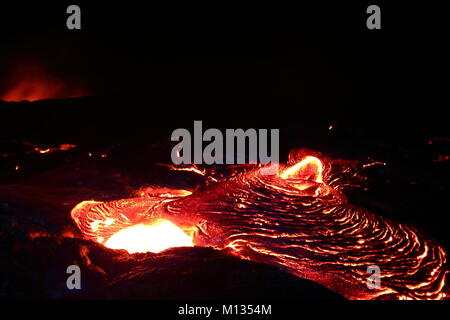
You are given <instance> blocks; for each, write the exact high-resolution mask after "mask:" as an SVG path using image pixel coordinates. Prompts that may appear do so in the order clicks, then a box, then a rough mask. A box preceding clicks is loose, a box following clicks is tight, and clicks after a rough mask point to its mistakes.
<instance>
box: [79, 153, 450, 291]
mask: <svg viewBox="0 0 450 320" xmlns="http://www.w3.org/2000/svg"><path fill="white" fill-rule="evenodd" d="M242 168H243V169H242V170H241V172H239V173H236V174H234V175H230V176H229V177H228V178H226V179H222V181H217V180H210V183H208V184H207V185H206V186H204V187H203V188H200V189H199V190H197V191H195V192H192V193H191V192H190V191H186V190H170V189H167V188H165V189H164V192H162V191H161V192H158V194H155V192H157V191H155V189H152V190H149V191H150V192H144V193H142V196H141V197H136V198H130V199H123V200H117V201H111V202H105V203H103V202H96V201H85V202H82V203H80V204H78V205H77V206H76V207H75V208H74V209H73V210H72V218H73V219H74V221H75V222H76V224H77V225H78V227H79V228H80V230H81V232H82V234H83V236H84V238H85V239H90V240H93V241H97V242H99V243H101V244H104V245H105V246H107V247H110V248H115V249H119V248H122V249H127V250H128V251H129V252H130V253H132V252H146V251H152V252H159V251H161V250H164V249H166V248H169V247H174V246H193V245H195V246H209V247H214V248H217V249H221V250H226V251H227V252H230V253H231V254H233V255H235V256H238V257H240V258H243V259H249V260H253V261H257V262H262V263H266V264H270V265H274V266H276V267H278V268H280V269H282V270H285V271H287V272H289V273H291V274H294V275H296V276H298V277H301V278H306V279H310V280H313V281H315V282H318V283H320V284H322V285H324V286H326V287H328V288H330V289H332V290H334V291H336V292H338V293H340V294H341V295H343V296H344V297H346V298H348V299H376V298H378V299H445V298H448V288H447V286H446V284H445V279H446V276H447V273H448V271H447V270H446V269H445V266H444V265H445V262H446V253H445V251H444V250H443V249H442V247H440V246H439V245H438V244H437V243H436V242H435V241H434V240H432V239H431V238H429V237H428V236H426V235H425V234H423V233H421V232H420V231H418V230H416V229H415V228H413V227H410V226H407V225H404V224H400V223H397V222H394V221H392V220H389V219H386V218H384V217H381V216H377V215H375V214H373V213H370V212H368V211H366V210H364V209H362V208H357V207H354V206H352V205H350V204H349V203H348V202H347V200H346V197H345V196H344V194H343V192H342V190H344V189H345V188H347V187H351V186H355V181H357V180H356V178H357V177H358V176H359V175H358V170H357V166H356V165H355V163H349V162H345V161H340V160H332V159H328V158H326V157H324V156H318V155H313V154H312V153H311V152H309V153H306V152H305V151H302V150H294V151H292V152H291V154H290V156H289V161H288V164H280V170H279V173H278V174H276V175H272V176H268V175H261V174H260V169H261V167H260V166H253V167H252V168H251V169H249V167H248V166H242ZM371 265H377V266H379V267H380V269H381V275H380V276H381V288H380V289H377V290H369V289H368V287H367V285H366V283H367V278H368V277H369V275H368V273H367V267H368V266H371Z"/></svg>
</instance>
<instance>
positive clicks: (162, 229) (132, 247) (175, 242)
mask: <svg viewBox="0 0 450 320" xmlns="http://www.w3.org/2000/svg"><path fill="white" fill-rule="evenodd" d="M192 246H194V244H193V243H192V238H191V237H190V236H188V235H187V234H186V233H185V232H184V231H183V230H182V229H181V228H179V227H177V226H176V225H175V224H173V223H172V222H170V221H168V220H164V219H159V220H157V221H156V222H155V223H153V224H151V225H148V224H137V225H134V226H131V227H127V228H125V229H122V230H120V231H118V232H117V233H115V234H113V235H112V236H111V238H109V239H108V240H107V241H106V242H105V247H108V248H110V249H125V250H127V251H128V252H129V253H137V252H154V253H158V252H161V251H163V250H165V249H168V248H172V247H192Z"/></svg>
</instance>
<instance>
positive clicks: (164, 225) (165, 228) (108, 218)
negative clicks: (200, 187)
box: [72, 189, 193, 253]
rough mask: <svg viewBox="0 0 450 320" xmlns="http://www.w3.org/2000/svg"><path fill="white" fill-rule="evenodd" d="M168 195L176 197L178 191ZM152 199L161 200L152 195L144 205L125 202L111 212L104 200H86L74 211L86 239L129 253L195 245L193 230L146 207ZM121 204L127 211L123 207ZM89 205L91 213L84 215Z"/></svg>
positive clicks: (76, 220)
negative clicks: (175, 193) (176, 223)
mask: <svg viewBox="0 0 450 320" xmlns="http://www.w3.org/2000/svg"><path fill="white" fill-rule="evenodd" d="M167 190H168V189H164V192H166V193H167V192H168V191H167ZM167 197H174V194H170V195H168V196H167ZM155 199H158V200H160V199H161V198H160V197H158V198H155ZM150 201H153V203H157V202H156V200H149V199H148V198H146V201H145V203H142V204H139V203H138V201H135V202H134V203H131V202H130V201H124V202H123V203H122V204H118V206H117V207H116V210H115V211H113V212H110V213H111V214H108V213H107V212H106V211H105V209H106V207H104V206H101V204H102V203H101V202H96V201H84V202H82V203H80V204H78V205H77V206H76V207H75V208H74V209H73V210H72V218H73V219H74V220H75V222H76V223H77V224H78V226H79V227H80V228H81V230H82V232H83V234H84V236H85V238H86V239H90V240H93V241H96V242H98V243H101V244H103V245H105V246H106V247H108V248H111V249H125V250H127V251H128V252H129V253H136V252H154V253H157V252H161V251H163V250H165V249H168V248H172V247H192V246H193V243H192V232H193V229H192V228H189V227H185V228H184V229H182V228H180V227H178V226H177V225H175V224H174V223H173V222H171V221H169V220H166V219H160V218H156V217H152V216H151V215H149V214H148V209H147V208H145V209H143V204H145V205H148V204H149V202H150ZM132 204H137V205H136V206H133V205H132ZM98 205H99V206H98ZM121 206H123V208H124V210H120V207H121ZM87 208H88V210H89V214H88V215H84V214H83V212H84V210H86V209H87Z"/></svg>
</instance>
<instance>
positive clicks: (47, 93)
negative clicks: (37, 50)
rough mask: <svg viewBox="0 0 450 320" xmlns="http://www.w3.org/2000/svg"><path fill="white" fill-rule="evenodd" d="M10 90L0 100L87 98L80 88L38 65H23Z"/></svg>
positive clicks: (15, 73) (12, 81)
mask: <svg viewBox="0 0 450 320" xmlns="http://www.w3.org/2000/svg"><path fill="white" fill-rule="evenodd" d="M10 83H11V84H10V85H9V88H8V89H7V90H5V91H4V92H3V93H2V95H1V96H0V99H1V100H3V101H7V102H19V101H30V102H31V101H37V100H45V99H64V98H77V97H83V96H86V92H85V91H84V90H82V89H81V88H79V87H74V86H73V85H69V84H68V83H66V82H65V81H63V80H62V79H59V78H58V77H56V76H54V75H52V74H50V73H49V72H48V71H47V70H46V69H45V68H43V67H41V66H39V65H38V64H23V65H21V66H20V67H19V68H17V70H16V71H15V72H14V74H13V79H12V80H11V81H10Z"/></svg>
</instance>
